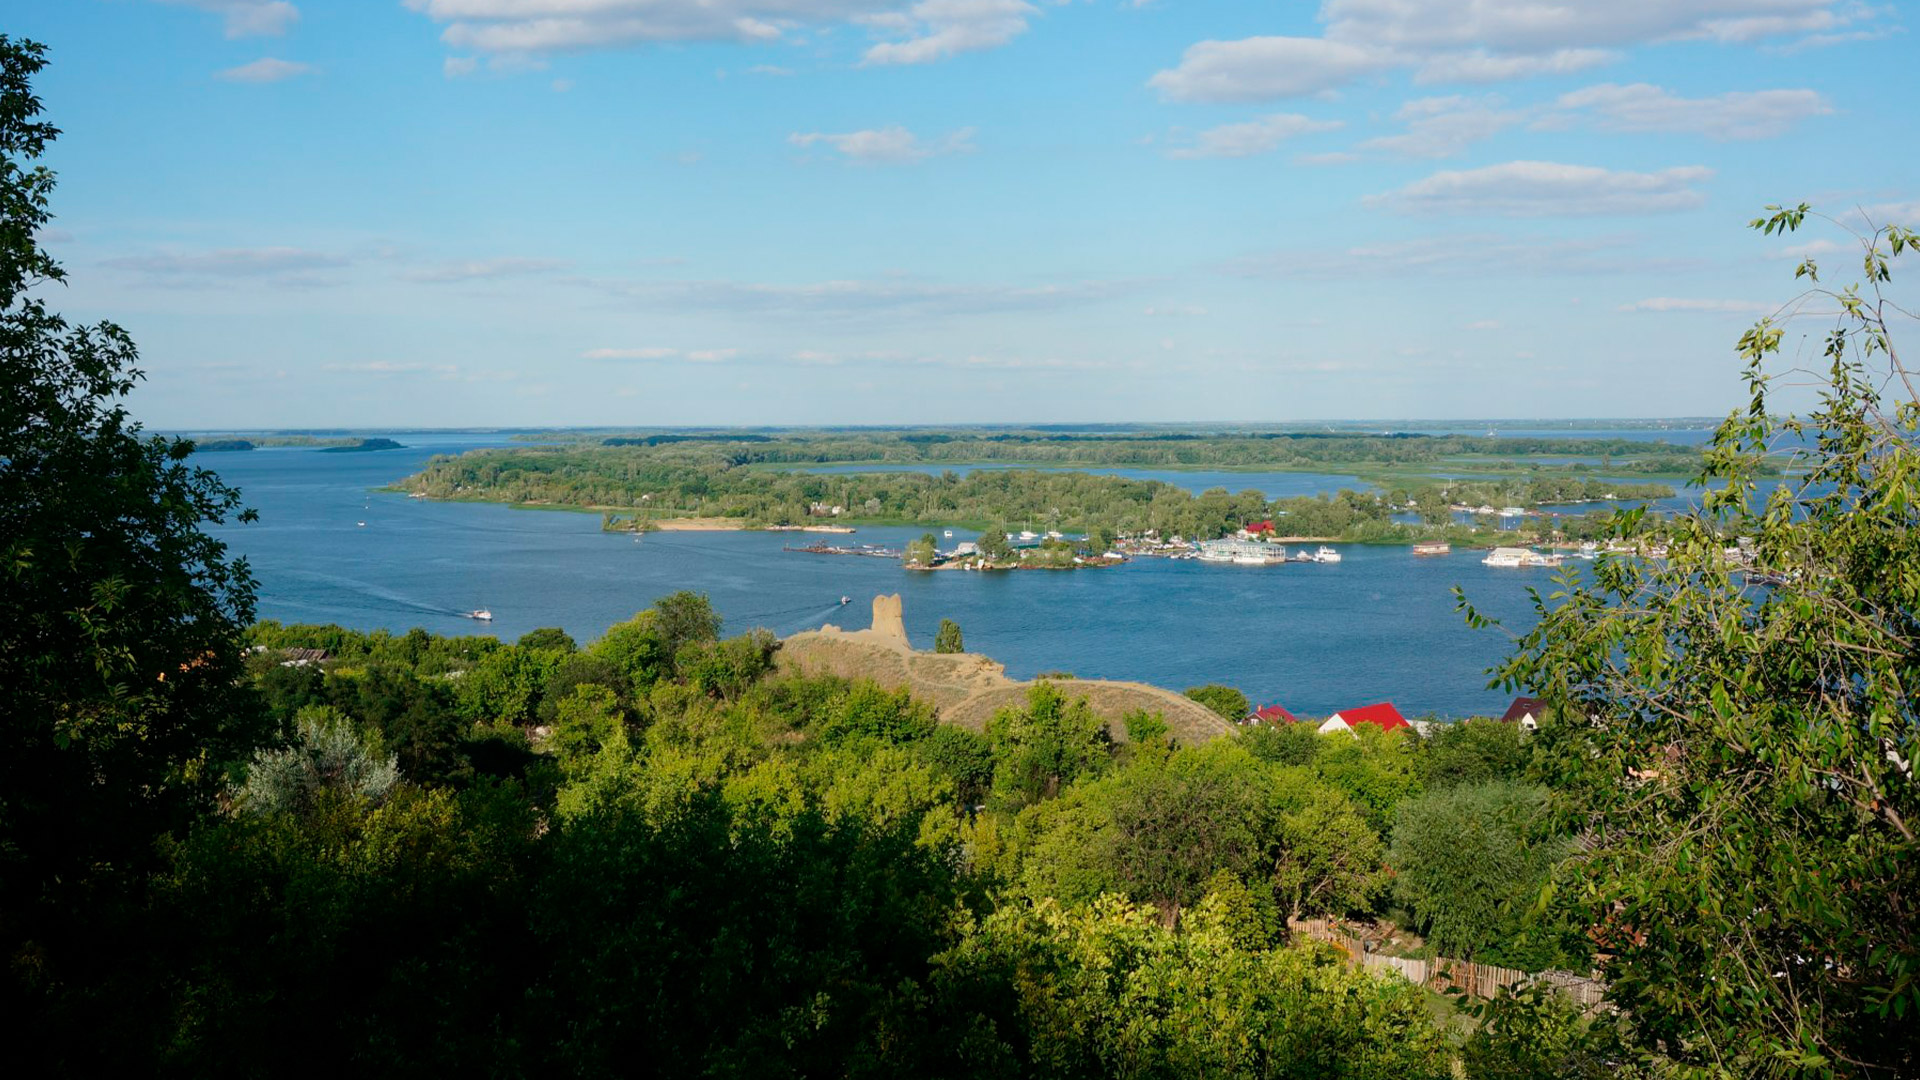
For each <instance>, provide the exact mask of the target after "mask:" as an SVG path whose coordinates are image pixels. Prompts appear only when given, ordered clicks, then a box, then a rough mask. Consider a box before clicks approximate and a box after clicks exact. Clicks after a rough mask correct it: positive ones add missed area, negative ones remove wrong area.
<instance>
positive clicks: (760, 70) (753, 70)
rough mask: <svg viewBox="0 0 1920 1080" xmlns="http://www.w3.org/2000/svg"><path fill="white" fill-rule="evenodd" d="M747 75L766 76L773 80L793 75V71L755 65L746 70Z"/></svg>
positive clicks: (784, 68) (772, 65) (768, 65)
mask: <svg viewBox="0 0 1920 1080" xmlns="http://www.w3.org/2000/svg"><path fill="white" fill-rule="evenodd" d="M747 74H749V75H766V76H770V77H774V78H779V77H783V76H787V75H791V74H793V69H792V68H788V67H779V66H777V65H774V64H755V65H753V66H752V67H750V68H748V69H747Z"/></svg>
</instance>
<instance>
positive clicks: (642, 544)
mask: <svg viewBox="0 0 1920 1080" xmlns="http://www.w3.org/2000/svg"><path fill="white" fill-rule="evenodd" d="M378 434H384V435H386V436H387V437H390V438H393V439H395V440H397V441H399V442H401V443H404V444H406V448H405V449H401V450H388V451H378V452H371V453H347V454H338V453H334V454H330V453H322V452H319V451H316V450H311V449H264V450H254V451H250V452H242V453H224V454H203V455H197V456H196V458H195V461H196V462H197V463H199V464H203V465H206V466H208V467H210V468H212V469H215V470H216V471H218V472H219V473H220V474H221V475H222V476H223V477H224V478H225V479H226V480H227V481H229V482H230V483H232V484H235V485H236V486H238V487H239V488H240V489H241V491H242V493H243V495H244V496H245V499H246V502H247V505H249V506H252V507H254V508H255V509H257V510H258V511H259V512H260V521H259V522H258V523H256V524H252V525H234V526H227V527H223V528H221V529H219V530H217V532H218V534H219V535H220V536H221V538H222V539H224V540H226V541H227V542H228V543H229V544H230V545H231V547H232V548H233V550H234V551H236V552H238V553H239V554H242V555H244V556H246V558H247V560H248V561H249V563H250V564H251V565H252V568H253V571H254V574H255V575H256V577H257V578H258V579H259V582H260V605H259V613H260V616H261V617H262V618H271V619H279V620H281V621H283V622H320V623H339V624H341V625H343V626H348V627H353V628H355V629H360V630H373V629H380V628H385V629H389V630H393V631H396V632H398V631H405V630H407V629H408V628H410V627H414V626H421V627H425V628H426V629H428V630H430V631H433V632H435V633H441V634H469V633H476V632H479V633H491V634H494V635H497V636H499V637H500V638H502V639H503V640H508V641H511V640H513V639H515V638H517V637H519V636H520V635H521V634H523V633H525V632H526V631H528V630H531V629H533V628H535V627H540V626H559V627H562V628H564V629H565V630H566V631H567V632H568V633H570V634H572V635H573V636H574V637H575V638H576V639H577V640H579V641H580V642H582V643H583V644H584V643H585V642H587V641H590V640H591V639H593V638H594V637H596V636H598V635H599V634H600V633H601V632H603V631H604V630H605V629H606V628H607V627H608V626H609V625H611V624H612V623H615V622H618V621H620V620H622V619H626V618H629V617H631V616H632V615H633V613H634V612H636V611H638V610H640V609H642V608H645V607H647V606H648V605H650V604H651V603H652V602H653V601H654V600H655V599H657V598H658V597H660V596H663V595H665V594H667V593H670V592H673V591H675V590H678V589H692V590H694V591H696V592H702V593H706V594H707V595H708V596H709V597H711V598H712V601H713V604H714V607H715V609H716V610H718V611H719V612H720V614H721V615H722V616H723V617H724V618H725V620H726V627H727V630H728V632H738V631H740V630H744V629H747V628H748V627H751V626H765V627H767V628H769V629H771V630H773V631H775V632H776V633H779V634H782V635H785V634H792V633H795V632H797V631H800V630H805V629H808V628H811V627H817V626H820V625H821V624H823V623H827V622H834V623H838V624H840V625H843V626H847V627H849V628H858V627H863V626H865V625H866V623H867V618H868V604H869V603H870V601H871V599H872V597H873V596H874V595H875V594H878V593H892V592H898V593H900V594H901V595H902V597H903V598H904V601H905V609H906V624H907V631H908V633H909V635H910V636H912V638H913V640H914V642H915V643H916V644H917V645H919V646H920V647H922V648H931V647H932V644H933V635H934V631H935V628H936V627H937V626H938V625H939V622H940V620H941V619H942V618H951V619H953V620H954V621H956V622H958V623H959V624H960V626H961V628H962V630H963V631H964V633H965V635H966V642H967V646H968V648H969V649H970V650H971V651H973V652H979V653H984V654H986V655H988V656H991V657H993V658H994V659H995V660H998V661H1000V662H1002V663H1004V664H1005V665H1006V666H1007V671H1008V674H1009V675H1011V676H1013V677H1015V678H1030V677H1032V676H1034V675H1036V674H1039V673H1041V672H1044V671H1067V672H1072V673H1074V674H1076V675H1079V676H1081V677H1083V678H1115V679H1137V680H1140V681H1144V682H1150V683H1154V684H1157V685H1160V686H1166V687H1170V688H1173V689H1180V688H1184V687H1188V686H1193V685H1196V684H1200V683H1206V682H1222V683H1226V684H1228V685H1231V686H1235V687H1238V688H1239V689H1241V690H1242V691H1244V692H1245V693H1246V694H1247V695H1248V696H1249V697H1251V698H1253V699H1254V700H1255V702H1256V703H1260V704H1266V703H1278V704H1283V705H1285V706H1286V707H1287V708H1289V709H1292V710H1293V711H1294V712H1296V713H1300V714H1305V715H1324V714H1327V713H1330V712H1333V711H1336V710H1338V709H1342V708H1348V707H1352V706H1355V705H1362V704H1367V703H1369V702H1374V701H1381V700H1390V701H1393V702H1394V703H1396V704H1397V705H1399V707H1400V708H1401V710H1402V711H1403V712H1405V713H1407V714H1408V715H1411V716H1417V715H1422V714H1436V715H1440V716H1448V717H1461V716H1470V715H1479V714H1485V713H1489V712H1491V713H1498V712H1500V711H1501V710H1503V709H1504V708H1505V706H1506V703H1507V701H1508V695H1507V694H1505V693H1502V692H1500V691H1495V690H1489V689H1488V688H1487V686H1486V683H1487V676H1486V674H1485V672H1486V669H1487V668H1489V667H1490V666H1492V665H1493V664H1495V663H1496V662H1497V661H1498V660H1499V659H1500V658H1501V657H1502V656H1503V655H1504V654H1505V652H1506V649H1507V637H1506V635H1504V634H1503V633H1501V632H1499V631H1497V630H1495V631H1472V630H1468V629H1467V628H1466V626H1465V625H1464V623H1463V622H1462V620H1461V617H1460V615H1459V614H1458V613H1457V612H1456V611H1455V610H1454V600H1453V597H1452V595H1451V592H1450V590H1451V588H1452V587H1453V586H1455V585H1460V586H1462V587H1464V588H1465V589H1466V590H1467V593H1468V595H1469V596H1470V597H1471V598H1472V599H1473V601H1474V602H1475V603H1476V604H1477V605H1479V606H1480V608H1481V609H1482V611H1484V612H1485V613H1487V614H1490V615H1494V616H1496V617H1499V618H1503V619H1505V620H1507V622H1508V624H1509V626H1510V628H1512V629H1514V630H1520V629H1524V628H1525V627H1526V626H1527V625H1530V624H1531V621H1532V616H1531V614H1530V610H1531V609H1530V607H1529V603H1528V599H1527V594H1526V588H1527V586H1529V585H1532V586H1536V587H1539V588H1542V589H1543V590H1545V589H1547V588H1548V586H1549V574H1550V573H1551V572H1550V571H1545V570H1499V569H1492V568H1489V567H1486V566H1483V565H1481V563H1480V561H1479V559H1480V557H1479V554H1478V553H1474V552H1467V551H1461V552H1458V553H1456V554H1454V555H1451V556H1446V557H1441V558H1428V559H1416V558H1414V557H1412V556H1411V555H1410V554H1409V553H1408V550H1407V549H1406V548H1402V547H1380V548H1372V547H1363V546H1358V545H1339V546H1340V549H1341V551H1342V552H1343V553H1344V555H1345V559H1344V561H1343V562H1340V563H1338V564H1327V565H1320V564H1295V565H1287V566H1276V567H1239V566H1216V565H1208V564H1204V563H1199V562H1191V561H1178V562H1176V561H1169V560H1163V559H1136V560H1134V561H1132V562H1129V563H1127V564H1125V565H1122V566H1117V567H1112V568H1107V569H1098V570H1079V571H1017V572H1010V573H998V574H969V573H954V572H945V573H908V572H906V571H904V570H902V569H901V568H900V565H899V564H898V563H897V562H893V561H889V560H884V559H874V558H854V557H845V556H831V555H816V554H810V553H805V552H796V551H787V550H783V549H784V548H785V547H786V546H788V545H797V544H803V543H807V542H810V541H811V540H812V539H815V537H814V536H811V535H804V534H795V533H763V532H734V533H654V534H650V535H648V536H646V537H644V538H642V539H641V540H639V541H638V542H636V541H635V540H634V539H633V537H632V536H630V535H624V534H612V533H603V532H601V531H600V517H599V515H598V514H580V513H568V512H561V511H530V510H516V509H512V508H509V507H504V506H495V505H486V504H478V503H440V502H434V501H431V500H427V499H409V498H407V497H406V496H404V495H397V494H383V493H380V492H376V491H373V490H372V489H373V488H376V487H379V486H381V485H384V484H387V483H390V482H392V481H394V480H397V479H399V478H401V477H403V476H406V475H408V474H409V473H412V472H414V471H416V470H417V469H419V467H420V466H421V465H422V464H424V463H425V462H426V460H427V459H428V458H429V457H431V456H432V455H434V454H436V453H457V452H459V451H462V450H468V449H473V448H476V447H481V446H498V445H505V444H507V443H508V439H507V437H506V436H505V435H488V434H463V433H450V432H430V433H410V432H390V433H389V432H382V433H378ZM1111 471H1116V472H1123V473H1125V474H1128V475H1134V474H1155V475H1156V477H1157V476H1158V475H1160V474H1158V472H1157V471H1156V470H1111ZM1164 475H1165V477H1166V478H1167V479H1173V478H1174V477H1185V478H1186V481H1185V482H1186V483H1187V485H1188V486H1197V487H1204V486H1212V485H1213V483H1214V482H1215V481H1214V480H1213V478H1212V476H1211V475H1209V474H1204V473H1200V474H1195V473H1177V472H1167V473H1165V474H1164ZM1219 475H1220V476H1221V477H1223V478H1224V477H1227V476H1231V477H1232V482H1231V483H1228V484H1227V485H1226V486H1228V487H1231V488H1233V489H1234V490H1240V489H1242V488H1245V487H1255V488H1259V489H1260V490H1262V491H1269V492H1274V493H1285V494H1314V493H1317V492H1318V491H1333V490H1337V489H1339V488H1340V487H1350V486H1353V484H1352V479H1351V478H1350V477H1343V476H1333V475H1328V476H1317V475H1315V474H1303V473H1231V474H1219ZM1316 485H1317V486H1316ZM360 522H365V524H364V525H362V524H360ZM924 531H925V530H924V529H920V528H911V529H909V528H871V529H866V528H863V529H861V530H860V531H859V532H858V533H857V534H855V535H853V536H829V537H827V539H829V540H830V541H833V542H836V543H849V544H851V543H873V544H885V545H888V546H892V547H900V546H904V544H905V543H906V542H907V541H908V540H910V539H912V538H914V537H916V536H918V535H920V534H921V533H922V532H924ZM971 536H972V534H970V533H967V532H965V531H962V530H955V536H954V537H953V538H952V539H951V540H949V539H947V538H945V537H942V538H941V544H942V546H943V547H945V546H948V545H950V544H951V543H954V542H957V541H958V540H962V539H970V538H971ZM1570 565H1574V564H1570ZM842 596H848V597H851V598H852V600H853V602H852V603H851V604H849V605H847V606H845V607H842V606H841V605H840V603H839V600H840V598H841V597H842ZM483 607H484V608H488V609H490V610H491V611H492V612H493V615H494V621H493V622H492V623H491V624H483V623H477V622H475V621H473V620H469V619H465V618H462V617H461V616H460V615H459V613H460V612H462V611H467V610H471V609H474V608H483Z"/></svg>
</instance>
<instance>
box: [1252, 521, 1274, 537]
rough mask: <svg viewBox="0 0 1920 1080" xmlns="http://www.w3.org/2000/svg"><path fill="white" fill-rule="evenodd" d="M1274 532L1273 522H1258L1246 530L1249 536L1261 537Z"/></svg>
mask: <svg viewBox="0 0 1920 1080" xmlns="http://www.w3.org/2000/svg"><path fill="white" fill-rule="evenodd" d="M1272 531H1273V522H1271V521H1256V522H1253V523H1252V524H1250V525H1248V526H1247V528H1246V533H1247V535H1249V536H1259V535H1260V534H1261V533H1270V532H1272Z"/></svg>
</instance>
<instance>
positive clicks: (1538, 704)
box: [1500, 697, 1546, 731]
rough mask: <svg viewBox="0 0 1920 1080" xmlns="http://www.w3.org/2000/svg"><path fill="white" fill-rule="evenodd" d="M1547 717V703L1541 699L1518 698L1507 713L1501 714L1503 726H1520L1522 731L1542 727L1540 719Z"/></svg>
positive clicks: (1508, 708) (1508, 707)
mask: <svg viewBox="0 0 1920 1080" xmlns="http://www.w3.org/2000/svg"><path fill="white" fill-rule="evenodd" d="M1544 715H1546V702H1543V701H1541V700H1540V699H1539V698H1531V697H1517V698H1514V699H1513V704H1511V705H1509V706H1507V711H1506V712H1505V713H1503V714H1501V717H1500V722H1501V723H1503V724H1519V725H1520V728H1521V730H1523V731H1532V730H1534V729H1535V728H1538V727H1539V726H1540V718H1541V717H1542V716H1544Z"/></svg>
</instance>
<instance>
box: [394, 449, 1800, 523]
mask: <svg viewBox="0 0 1920 1080" xmlns="http://www.w3.org/2000/svg"><path fill="white" fill-rule="evenodd" d="M1568 458H1579V459H1582V460H1590V461H1591V462H1593V464H1582V462H1581V461H1568V460H1567V459H1568ZM1541 459H1546V460H1544V461H1543V460H1541ZM985 463H1000V464H1018V465H1022V466H1037V465H1044V466H1045V467H1035V468H1015V467H1010V468H991V469H987V468H980V469H974V470H972V471H970V472H968V473H966V474H965V475H961V474H960V473H959V472H956V471H953V470H942V471H940V472H937V473H936V472H920V471H909V470H905V469H900V468H898V467H899V466H926V467H933V468H937V467H938V466H940V465H943V464H952V465H955V466H958V465H963V464H966V465H979V464H985ZM828 464H831V465H835V466H846V467H848V468H854V469H857V467H858V466H859V465H862V464H873V465H884V466H890V467H894V468H893V469H892V471H876V472H859V471H835V472H830V473H822V472H810V471H805V470H807V469H809V468H820V467H822V466H823V465H828ZM1700 464H1701V456H1700V451H1699V449H1698V448H1696V447H1685V446H1676V445H1673V444H1669V443H1659V442H1655V443H1645V442H1634V441H1630V440H1591V439H1514V440H1506V439H1488V438H1485V437H1472V436H1440V437H1435V436H1400V435H1396V436H1379V435H1337V436H1328V435H1324V434H1320V433H1298V432H1296V433H1267V434H1263V435H1259V436H1246V435H1242V434H1235V433H1226V432H1216V433H1213V434H1199V433H1190V432H1189V433H1181V434H1178V435H1143V434H1141V433H1137V432H1136V433H1103V434H1096V435H1088V434H1075V435H1059V434H1049V433H1042V432H1031V431H1001V432H995V433H983V432H977V431H976V432H971V433H967V434H965V435H964V436H961V435H955V434H953V433H949V432H941V431H916V430H904V431H889V432H867V433H861V434H858V435H853V434H847V433H840V432H825V431H821V432H812V431H788V432H784V433H780V434H759V433H742V432H733V433H726V432H711V433H656V434H652V435H635V436H608V437H603V438H601V439H600V441H599V442H598V443H597V444H592V445H587V444H573V445H560V446H539V447H507V448H495V449H486V450H475V451H470V452H468V453H466V454H462V455H459V456H457V457H438V458H434V459H433V460H432V461H430V462H428V463H427V465H426V467H425V468H424V469H422V470H421V471H420V472H419V473H417V474H415V475H413V476H410V477H407V478H406V479H404V480H401V481H399V482H398V483H396V484H395V485H394V488H395V489H396V490H402V491H406V492H409V493H412V494H419V495H422V496H426V497H430V498H438V499H457V500H472V501H485V502H503V503H509V504H513V505H519V506H542V507H551V508H569V509H581V510H594V511H599V512H601V513H602V515H603V520H604V522H605V524H606V527H607V528H609V529H634V530H642V531H644V530H647V529H651V528H663V527H664V528H674V527H692V526H693V525H694V524H695V523H705V524H706V525H707V526H708V527H736V528H806V527H816V528H821V529H823V530H824V529H828V528H832V527H840V528H845V527H848V526H850V525H853V524H904V525H917V524H924V525H953V526H964V527H969V528H975V529H980V530H984V531H1023V530H1027V531H1034V532H1036V533H1047V532H1073V533H1076V534H1080V535H1083V536H1086V537H1087V538H1088V539H1089V541H1092V543H1091V544H1090V546H1094V547H1098V546H1099V541H1100V540H1101V539H1103V538H1116V537H1134V536H1145V535H1149V534H1151V535H1155V536H1163V537H1173V536H1179V537H1183V538H1186V539H1190V540H1207V539H1213V538H1217V537H1222V536H1227V535H1230V534H1232V533H1234V532H1235V531H1236V530H1239V529H1242V528H1244V527H1245V526H1247V525H1248V524H1249V523H1253V522H1260V521H1271V522H1273V523H1274V525H1275V527H1276V529H1277V530H1278V531H1279V532H1280V533H1282V534H1287V535H1293V536H1299V537H1312V538H1315V539H1326V540H1340V541H1346V542H1353V543H1383V544H1410V543H1416V542H1419V541H1424V540H1448V541H1452V542H1463V543H1473V542H1482V543H1484V542H1497V541H1499V540H1501V539H1506V538H1512V537H1519V536H1522V535H1527V536H1535V537H1538V538H1540V539H1554V538H1559V539H1571V540H1581V539H1588V538H1591V537H1595V536H1598V535H1600V534H1601V533H1602V532H1603V531H1604V527H1605V526H1604V522H1605V519H1606V518H1607V517H1609V516H1610V515H1609V514H1608V513H1607V512H1606V510H1607V505H1608V504H1609V503H1613V502H1616V501H1621V500H1645V499H1660V498H1668V497H1671V496H1672V495H1673V494H1674V489H1673V488H1672V487H1671V486H1670V485H1669V484H1667V483H1664V482H1659V481H1658V480H1654V479H1645V480H1634V481H1630V480H1625V479H1620V478H1617V476H1616V475H1615V474H1629V475H1637V476H1645V477H1680V476H1689V475H1692V474H1693V473H1694V472H1697V471H1698V469H1699V467H1700ZM1225 466H1232V467H1236V468H1256V467H1257V468H1262V469H1283V470H1312V471H1328V472H1337V473H1343V474H1348V475H1352V476H1354V477H1355V478H1356V481H1368V480H1371V481H1372V482H1373V483H1374V484H1375V485H1376V486H1375V488H1374V489H1373V490H1366V491H1362V490H1344V491H1340V492H1338V493H1337V494H1331V495H1324V496H1301V497H1288V498H1280V499H1275V500H1269V499H1267V498H1266V497H1265V496H1263V495H1262V494H1260V493H1259V492H1257V491H1252V490H1246V491H1241V492H1237V493H1236V492H1231V491H1228V490H1227V489H1225V488H1214V489H1210V490H1207V491H1204V492H1201V493H1200V494H1197V495H1196V494H1193V493H1192V492H1190V491H1188V490H1187V489H1185V488H1183V487H1181V486H1179V485H1177V484H1172V483H1168V482H1165V481H1161V480H1146V479H1136V478H1130V477H1124V476H1112V475H1103V474H1096V473H1089V472H1080V471H1074V470H1075V469H1077V468H1113V467H1134V468H1156V469H1165V468H1208V469H1216V468H1222V467H1225ZM1766 467H1767V468H1768V469H1771V468H1772V466H1771V465H1768V466H1766ZM1597 470H1604V471H1605V475H1595V472H1596V471H1597ZM1436 474H1452V478H1442V477H1441V476H1439V475H1436ZM1583 504H1584V505H1587V506H1590V507H1593V508H1594V510H1593V511H1592V512H1591V513H1589V514H1587V515H1578V516H1568V515H1562V516H1559V517H1554V516H1546V515H1533V516H1529V517H1525V518H1524V519H1523V520H1524V522H1525V524H1524V525H1523V527H1522V528H1521V529H1520V530H1512V529H1504V530H1503V529H1502V528H1500V526H1499V519H1498V518H1497V517H1496V516H1492V515H1482V516H1481V517H1479V518H1478V519H1476V520H1474V521H1473V522H1471V523H1462V522H1459V521H1457V520H1456V517H1455V514H1456V512H1457V511H1466V510H1473V511H1479V510H1481V509H1482V508H1486V509H1488V510H1498V509H1504V508H1509V507H1517V508H1523V509H1527V510H1535V509H1537V508H1538V507H1541V506H1568V505H1583Z"/></svg>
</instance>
